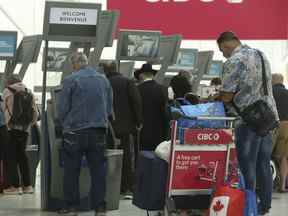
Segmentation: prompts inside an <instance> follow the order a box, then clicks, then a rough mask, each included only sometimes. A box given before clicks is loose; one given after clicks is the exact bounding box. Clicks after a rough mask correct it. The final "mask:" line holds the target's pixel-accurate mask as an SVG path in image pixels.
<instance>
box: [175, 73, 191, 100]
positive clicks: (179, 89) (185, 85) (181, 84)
mask: <svg viewBox="0 0 288 216" xmlns="http://www.w3.org/2000/svg"><path fill="white" fill-rule="evenodd" d="M170 86H171V87H172V89H173V92H174V94H175V98H184V96H185V94H186V93H188V92H190V91H191V88H192V86H191V84H190V82H189V80H188V79H187V78H186V77H185V76H183V75H180V74H178V75H176V76H174V77H172V79H171V81H170Z"/></svg>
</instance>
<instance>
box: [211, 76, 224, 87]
mask: <svg viewBox="0 0 288 216" xmlns="http://www.w3.org/2000/svg"><path fill="white" fill-rule="evenodd" d="M212 85H215V86H217V85H222V80H221V79H220V78H219V77H215V78H213V79H212V80H211V82H210V86H212Z"/></svg>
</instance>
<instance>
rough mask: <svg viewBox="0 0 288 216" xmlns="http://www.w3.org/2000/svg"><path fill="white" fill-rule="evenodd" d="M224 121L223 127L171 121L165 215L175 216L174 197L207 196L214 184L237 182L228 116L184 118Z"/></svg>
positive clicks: (231, 129) (231, 120) (231, 122)
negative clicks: (182, 123)
mask: <svg viewBox="0 0 288 216" xmlns="http://www.w3.org/2000/svg"><path fill="white" fill-rule="evenodd" d="M184 118H186V119H187V118H188V119H190V120H191V121H195V120H217V121H218V120H219V121H225V127H224V128H217V129H212V128H179V127H178V126H177V121H172V123H171V154H170V155H171V156H170V164H169V172H168V183H167V188H168V190H167V201H166V206H165V209H164V215H165V216H172V215H173V216H174V215H177V213H176V211H177V206H176V205H175V202H174V198H176V197H177V196H195V195H209V196H210V195H211V193H212V190H213V187H214V186H215V185H216V184H220V183H223V182H226V181H227V180H228V181H229V182H233V181H234V180H235V181H237V179H238V178H237V177H238V170H237V159H236V150H235V145H234V124H233V123H234V120H235V118H232V117H184Z"/></svg>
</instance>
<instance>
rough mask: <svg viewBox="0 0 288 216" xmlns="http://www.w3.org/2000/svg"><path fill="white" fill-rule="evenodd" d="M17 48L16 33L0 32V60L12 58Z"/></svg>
mask: <svg viewBox="0 0 288 216" xmlns="http://www.w3.org/2000/svg"><path fill="white" fill-rule="evenodd" d="M16 46H17V32H10V31H0V60H1V59H4V60H5V59H11V58H14V56H15V53H16Z"/></svg>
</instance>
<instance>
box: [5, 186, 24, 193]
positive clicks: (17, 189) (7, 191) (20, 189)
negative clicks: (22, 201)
mask: <svg viewBox="0 0 288 216" xmlns="http://www.w3.org/2000/svg"><path fill="white" fill-rule="evenodd" d="M22 193H23V192H22V188H15V187H9V188H6V189H4V190H3V194H4V195H21V194H22Z"/></svg>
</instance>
